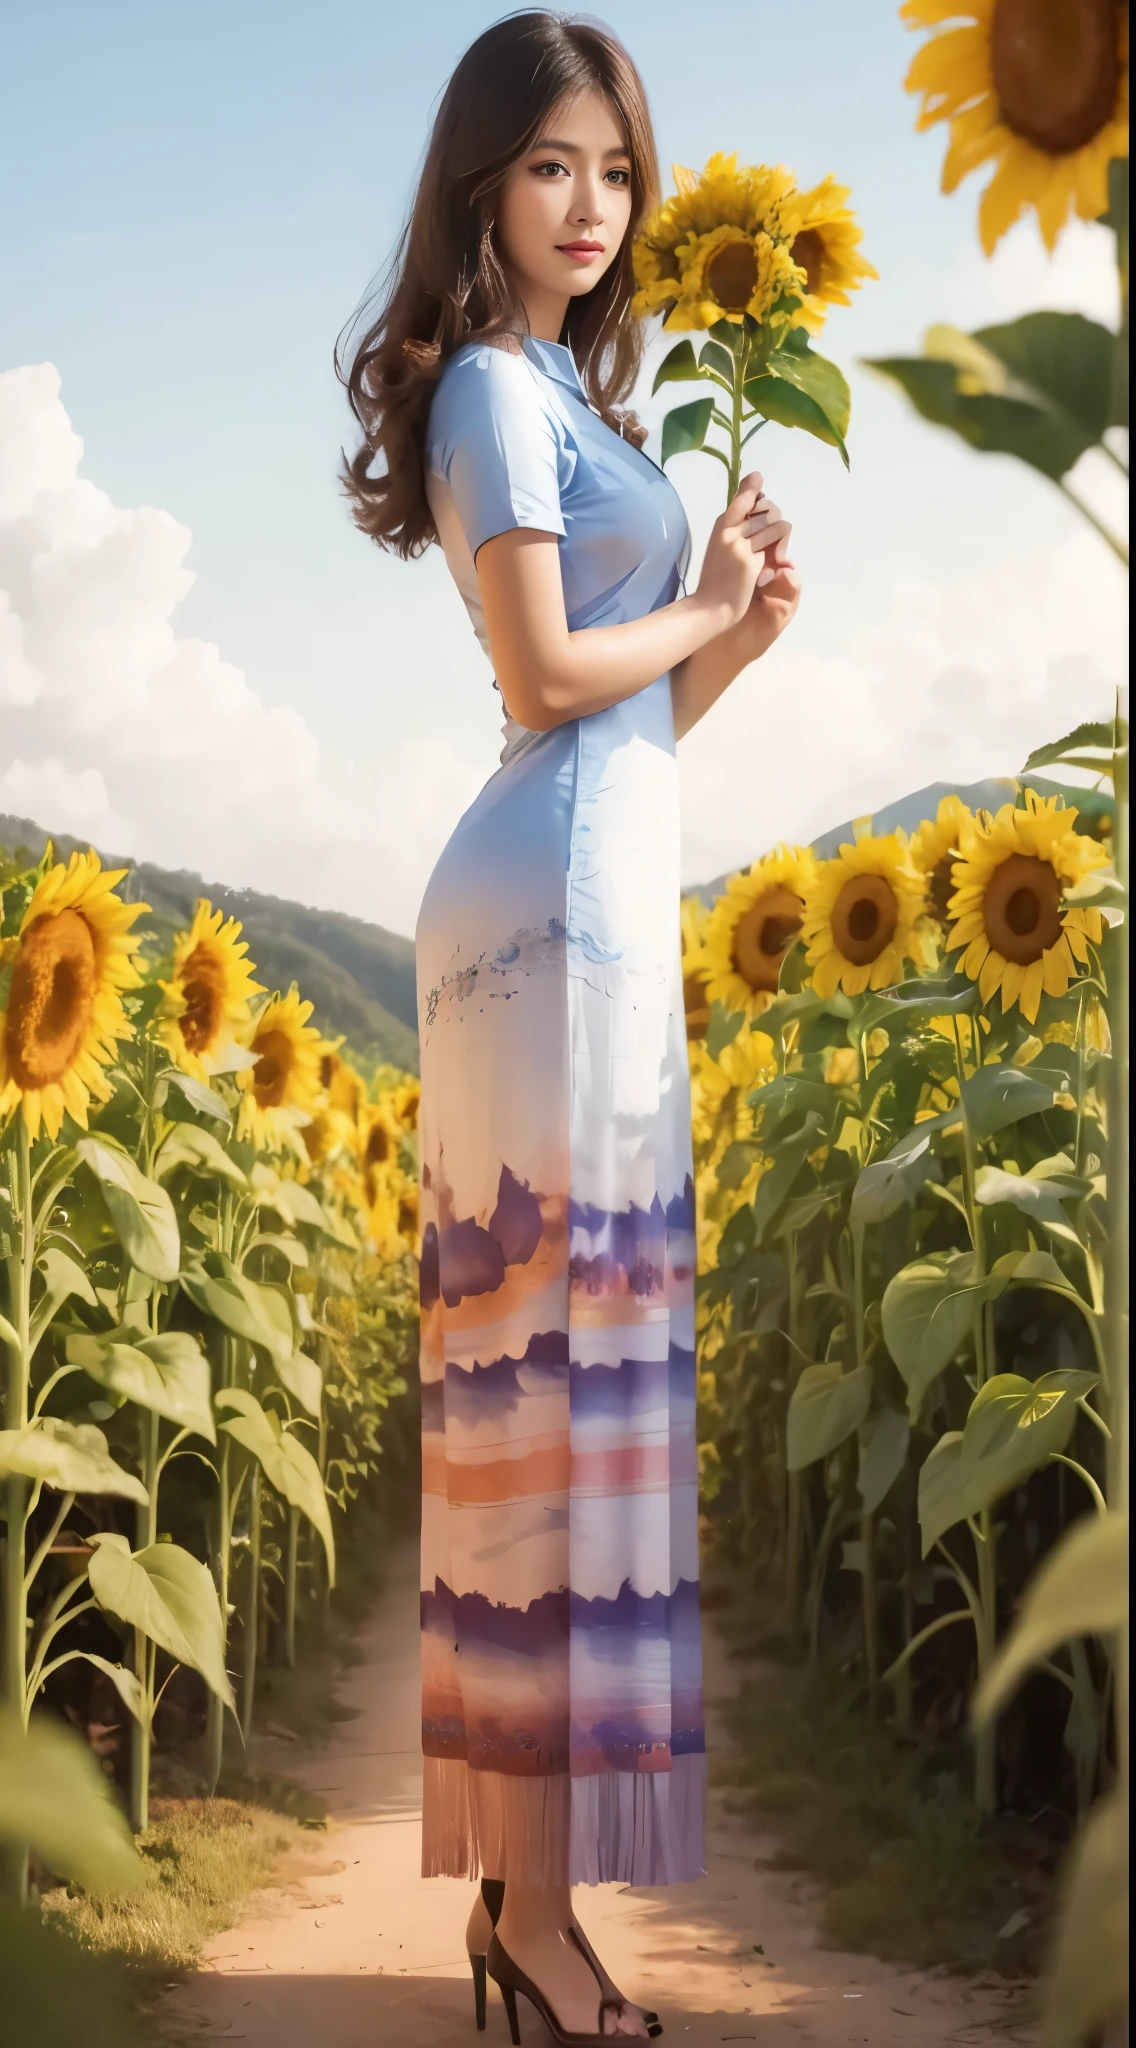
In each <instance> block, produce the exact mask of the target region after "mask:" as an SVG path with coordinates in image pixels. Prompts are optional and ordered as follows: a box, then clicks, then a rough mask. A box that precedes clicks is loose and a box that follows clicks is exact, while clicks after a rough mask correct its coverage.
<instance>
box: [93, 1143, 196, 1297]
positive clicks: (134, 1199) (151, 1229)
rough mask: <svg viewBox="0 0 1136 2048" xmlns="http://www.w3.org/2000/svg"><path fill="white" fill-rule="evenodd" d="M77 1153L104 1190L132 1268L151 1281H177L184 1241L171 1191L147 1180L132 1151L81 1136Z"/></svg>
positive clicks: (119, 1237) (104, 1195)
mask: <svg viewBox="0 0 1136 2048" xmlns="http://www.w3.org/2000/svg"><path fill="white" fill-rule="evenodd" d="M75 1150H76V1152H77V1154H78V1156H79V1158H80V1159H81V1160H82V1162H83V1164H84V1165H85V1166H87V1167H89V1169H90V1171H91V1172H92V1173H93V1174H94V1176H95V1179H96V1180H97V1181H98V1183H99V1186H100V1188H101V1189H102V1195H103V1200H104V1202H105V1203H106V1206H107V1211H108V1214H109V1216H110V1220H111V1222H112V1223H113V1224H114V1227H115V1230H116V1232H117V1234H118V1239H119V1243H120V1244H121V1245H122V1248H123V1250H124V1251H125V1253H126V1255H127V1257H128V1258H129V1260H130V1261H131V1264H132V1265H134V1266H137V1268H138V1271H139V1272H140V1273H145V1274H147V1275H148V1277H149V1278H150V1279H151V1280H176V1279H177V1275H178V1266H179V1264H180V1262H181V1241H180V1239H179V1236H178V1226H177V1217H176V1216H175V1215H174V1206H173V1203H172V1202H171V1201H170V1198H169V1196H168V1195H167V1193H166V1191H165V1188H163V1187H159V1185H158V1183H157V1181H154V1180H147V1178H146V1175H145V1174H144V1173H140V1172H139V1170H138V1168H137V1166H136V1165H135V1164H134V1161H133V1159H132V1158H131V1157H130V1154H129V1153H128V1152H124V1151H123V1150H122V1149H121V1148H120V1147H119V1146H117V1145H115V1146H111V1145H109V1144H108V1143H107V1142H106V1140H105V1139H103V1138H91V1137H86V1138H81V1139H80V1140H79V1143H78V1145H77V1146H76V1148H75Z"/></svg>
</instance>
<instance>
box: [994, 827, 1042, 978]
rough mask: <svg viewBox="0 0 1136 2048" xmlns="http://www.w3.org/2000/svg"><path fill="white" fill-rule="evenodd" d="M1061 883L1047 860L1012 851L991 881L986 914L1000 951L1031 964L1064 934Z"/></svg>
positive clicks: (1026, 964) (1026, 965)
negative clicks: (1062, 928)
mask: <svg viewBox="0 0 1136 2048" xmlns="http://www.w3.org/2000/svg"><path fill="white" fill-rule="evenodd" d="M1060 906H1061V885H1060V883H1059V882H1058V880H1057V876H1056V875H1055V873H1054V871H1053V869H1052V867H1051V866H1050V864H1049V862H1048V861H1047V860H1038V859H1036V858H1035V856H1034V855H1033V854H1029V853H1012V854H1010V855H1009V857H1008V859H1006V860H1004V861H1001V862H1000V863H999V865H998V866H997V867H996V868H995V870H994V873H993V874H992V875H991V877H990V880H989V881H988V882H987V884H986V892H985V894H984V896H983V899H982V917H983V922H984V924H985V926H986V933H987V937H988V938H989V940H990V943H991V945H992V946H993V947H994V950H995V952H998V953H1001V955H1002V957H1003V959H1005V960H1012V961H1014V962H1015V964H1016V965H1017V966H1019V967H1031V966H1032V965H1033V962H1034V961H1035V960H1040V959H1041V956H1042V954H1043V953H1044V952H1045V951H1046V949H1047V948H1048V947H1049V946H1055V945H1056V944H1057V941H1058V939H1059V938H1060V937H1061V907H1060Z"/></svg>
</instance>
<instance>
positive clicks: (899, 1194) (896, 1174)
mask: <svg viewBox="0 0 1136 2048" xmlns="http://www.w3.org/2000/svg"><path fill="white" fill-rule="evenodd" d="M919 1128H920V1130H922V1128H923V1126H922V1125H920V1126H919ZM938 1170H939V1165H938V1161H937V1159H936V1158H935V1157H934V1155H933V1153H932V1151H931V1140H930V1137H926V1138H923V1139H920V1140H919V1141H918V1142H917V1143H915V1144H914V1145H912V1146H911V1147H910V1149H909V1150H908V1151H906V1152H904V1153H902V1154H901V1156H900V1157H899V1158H898V1159H873V1160H872V1161H871V1163H870V1164H869V1165H868V1166H865V1167H863V1168H861V1171H860V1174H859V1177H858V1179H857V1181H856V1185H855V1187H854V1188H853V1190H852V1202H851V1206H850V1209H849V1220H850V1222H851V1224H852V1228H853V1230H864V1229H866V1227H867V1225H868V1224H869V1223H883V1222H884V1221H886V1219H887V1217H889V1216H894V1214H895V1212H896V1210H897V1209H902V1207H903V1205H904V1203H905V1202H910V1201H912V1200H913V1199H914V1197H915V1196H916V1195H917V1194H918V1192H919V1189H920V1188H921V1187H922V1186H923V1183H924V1181H926V1180H927V1179H929V1177H930V1176H931V1175H932V1174H937V1173H938Z"/></svg>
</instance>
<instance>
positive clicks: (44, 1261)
mask: <svg viewBox="0 0 1136 2048" xmlns="http://www.w3.org/2000/svg"><path fill="white" fill-rule="evenodd" d="M36 1271H37V1273H39V1274H40V1276H41V1277H42V1279H43V1283H44V1285H43V1293H42V1294H41V1295H40V1297H39V1300H38V1301H37V1302H36V1304H35V1307H34V1308H33V1310H32V1315H31V1325H30V1349H31V1351H32V1352H33V1353H34V1352H35V1349H36V1346H37V1345H38V1343H39V1340H40V1338H41V1337H42V1336H43V1333H44V1331H45V1330H46V1329H47V1327H48V1325H49V1324H50V1323H51V1322H52V1321H53V1319H54V1317H55V1312H56V1310H57V1309H58V1308H60V1307H61V1306H62V1304H63V1303H64V1302H65V1301H67V1300H69V1299H70V1298H71V1296H75V1297H77V1299H78V1300H80V1301H85V1302H86V1304H87V1306H88V1308H97V1307H98V1305H99V1302H98V1296H97V1294H96V1293H95V1290H94V1288H93V1287H92V1285H91V1283H90V1280H89V1279H88V1278H87V1275H86V1273H85V1272H84V1270H83V1268H82V1266H80V1265H79V1264H78V1263H77V1262H76V1261H75V1260H74V1259H72V1258H69V1257H68V1255H67V1253H66V1252H64V1251H60V1249H59V1247H58V1245H53V1244H52V1245H48V1246H47V1248H46V1250H45V1251H42V1252H41V1253H40V1255H39V1257H38V1259H37V1260H36Z"/></svg>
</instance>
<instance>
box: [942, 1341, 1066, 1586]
mask: <svg viewBox="0 0 1136 2048" xmlns="http://www.w3.org/2000/svg"><path fill="white" fill-rule="evenodd" d="M1095 1385H1096V1374H1095V1373H1091V1372H1068V1371H1065V1372H1047V1373H1043V1374H1042V1375H1041V1377H1040V1378H1039V1379H1036V1380H1027V1379H1023V1378H1022V1377H1021V1375H1020V1374H1018V1373H1013V1372H1002V1373H996V1374H995V1375H994V1377H993V1378H992V1379H989V1380H987V1382H986V1384H985V1386H983V1387H980V1388H979V1390H978V1393H977V1394H976V1395H975V1397H974V1400H973V1401H972V1403H971V1408H970V1413H969V1415H968V1416H967V1418H966V1426H965V1428H964V1429H963V1430H962V1431H961V1432H959V1431H957V1430H952V1431H951V1432H950V1433H949V1434H948V1435H947V1436H943V1437H940V1439H939V1441H938V1443H937V1444H936V1445H935V1448H934V1450H933V1451H932V1452H931V1454H930V1456H929V1457H928V1458H927V1459H926V1460H925V1462H924V1464H923V1468H922V1470H921V1472H920V1474H919V1521H920V1526H921V1528H922V1530H923V1555H924V1557H925V1556H926V1555H927V1552H928V1551H929V1550H930V1549H931V1547H932V1545H933V1544H934V1543H936V1542H937V1540H938V1538H939V1537H940V1536H942V1535H944V1534H945V1533H946V1531H947V1530H948V1529H950V1528H953V1527H954V1524H955V1523H956V1522H961V1521H962V1520H963V1519H964V1518H965V1516H967V1515H977V1514H980V1513H981V1512H982V1510H983V1508H989V1507H993V1505H994V1503H995V1501H998V1500H1001V1499H1002V1497H1003V1495H1004V1494H1007V1493H1012V1492H1013V1491H1014V1489H1015V1487H1018V1486H1022V1485H1024V1483H1025V1481H1026V1480H1027V1479H1028V1478H1029V1476H1030V1474H1031V1472H1036V1471H1037V1470H1038V1469H1039V1467H1040V1466H1042V1465H1045V1464H1047V1463H1048V1461H1049V1459H1050V1458H1051V1457H1052V1456H1053V1455H1054V1453H1055V1452H1057V1451H1063V1450H1064V1449H1065V1446H1066V1444H1067V1443H1068V1441H1069V1438H1070V1435H1071V1434H1072V1430H1073V1425H1074V1423H1075V1422H1076V1419H1077V1402H1078V1401H1079V1400H1080V1398H1081V1396H1082V1394H1087V1393H1088V1392H1089V1389H1090V1388H1091V1387H1094V1386H1095Z"/></svg>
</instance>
